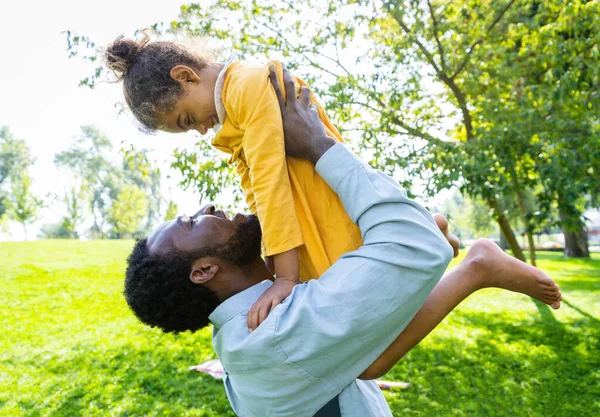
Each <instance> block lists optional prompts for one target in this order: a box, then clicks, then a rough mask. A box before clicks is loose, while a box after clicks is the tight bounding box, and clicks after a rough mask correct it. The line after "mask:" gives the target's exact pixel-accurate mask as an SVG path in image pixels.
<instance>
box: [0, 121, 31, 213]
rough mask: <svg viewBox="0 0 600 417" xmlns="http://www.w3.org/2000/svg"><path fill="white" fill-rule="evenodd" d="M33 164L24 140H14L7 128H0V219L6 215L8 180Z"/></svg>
mask: <svg viewBox="0 0 600 417" xmlns="http://www.w3.org/2000/svg"><path fill="white" fill-rule="evenodd" d="M32 163H33V158H32V157H31V154H30V152H29V148H28V147H27V145H26V144H25V141H24V140H21V139H16V138H15V137H14V136H13V135H12V134H11V132H10V130H9V128H8V127H7V126H3V127H0V217H2V216H3V215H4V214H5V213H6V203H7V202H6V197H7V196H6V191H7V187H8V186H9V183H10V179H11V178H16V177H18V176H19V175H20V172H21V171H22V170H23V169H27V167H29V166H30V165H31V164H32Z"/></svg>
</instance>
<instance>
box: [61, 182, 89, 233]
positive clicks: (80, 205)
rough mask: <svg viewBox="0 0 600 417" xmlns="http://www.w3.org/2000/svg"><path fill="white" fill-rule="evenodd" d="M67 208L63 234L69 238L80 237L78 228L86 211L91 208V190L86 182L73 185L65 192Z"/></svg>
mask: <svg viewBox="0 0 600 417" xmlns="http://www.w3.org/2000/svg"><path fill="white" fill-rule="evenodd" d="M62 200H63V202H64V204H65V207H66V209H67V213H66V215H65V216H64V217H63V219H62V221H61V224H60V226H61V229H60V232H61V235H66V236H60V237H66V238H69V239H77V238H79V233H78V232H77V228H78V227H79V226H80V225H81V224H82V223H83V221H84V220H85V217H86V211H87V209H88V208H89V201H90V197H89V190H88V188H87V186H86V185H85V183H82V184H76V185H73V186H72V187H71V188H69V190H68V191H66V192H65V194H64V196H63V198H62Z"/></svg>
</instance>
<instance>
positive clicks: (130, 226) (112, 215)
mask: <svg viewBox="0 0 600 417" xmlns="http://www.w3.org/2000/svg"><path fill="white" fill-rule="evenodd" d="M147 211H148V197H147V195H146V193H144V191H143V190H141V189H140V188H139V187H138V186H137V185H133V184H128V185H125V186H124V187H123V189H122V190H121V192H120V193H119V195H118V196H117V198H116V199H115V200H114V201H113V202H112V205H111V207H110V210H109V217H108V219H107V221H108V223H109V224H111V225H112V232H113V233H114V234H115V235H116V237H117V238H123V237H132V236H133V235H134V233H135V232H137V231H138V230H139V229H140V227H141V226H142V220H143V219H144V216H145V214H146V213H147Z"/></svg>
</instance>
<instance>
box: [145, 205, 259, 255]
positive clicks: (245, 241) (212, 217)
mask: <svg viewBox="0 0 600 417" xmlns="http://www.w3.org/2000/svg"><path fill="white" fill-rule="evenodd" d="M260 239H261V231H260V224H259V223H258V219H257V217H256V216H253V215H250V216H245V215H243V214H240V213H238V214H236V215H235V216H234V217H233V219H231V220H230V219H229V218H228V216H227V214H226V213H225V212H224V211H223V210H216V209H215V206H214V205H212V204H209V205H207V206H204V207H203V208H202V209H200V210H199V211H198V212H197V213H196V214H194V215H193V216H191V217H190V216H185V215H184V216H179V217H177V218H176V219H174V220H171V221H168V222H166V223H163V224H161V225H160V226H158V227H157V228H156V229H154V231H152V233H151V234H150V236H148V241H147V245H148V251H149V252H150V253H156V254H161V253H165V254H166V253H167V252H168V251H169V250H172V249H174V250H177V251H181V252H184V253H190V254H193V253H204V254H206V255H205V256H212V257H216V258H221V259H223V260H225V261H228V262H229V263H231V264H233V265H237V266H243V265H244V264H248V263H250V262H252V261H254V260H256V259H257V258H258V257H259V256H260Z"/></svg>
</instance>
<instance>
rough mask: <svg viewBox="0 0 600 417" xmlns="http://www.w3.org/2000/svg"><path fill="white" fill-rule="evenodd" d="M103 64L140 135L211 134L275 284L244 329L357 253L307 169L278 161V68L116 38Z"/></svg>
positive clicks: (347, 228)
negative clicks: (273, 74)
mask: <svg viewBox="0 0 600 417" xmlns="http://www.w3.org/2000/svg"><path fill="white" fill-rule="evenodd" d="M105 61H106V64H107V66H108V68H110V69H111V70H113V72H114V73H115V74H116V76H117V78H118V80H122V81H123V91H124V95H125V99H126V101H127V104H128V106H129V108H130V109H131V111H132V112H133V114H134V115H135V117H136V118H137V120H138V121H139V122H140V123H141V124H142V126H143V127H144V128H145V129H146V130H149V131H154V130H164V131H167V132H172V133H179V132H186V131H188V130H190V129H193V130H197V131H198V132H200V133H201V134H202V135H204V134H206V133H207V131H208V130H209V129H213V130H214V131H215V132H216V136H215V137H214V139H213V141H212V145H213V146H214V147H215V148H217V149H219V150H221V151H223V152H226V153H228V154H230V155H231V158H230V160H229V163H230V164H234V163H235V164H236V168H237V172H238V174H239V176H240V178H241V184H242V189H243V192H244V194H245V197H246V201H247V203H248V206H249V208H250V211H251V212H252V213H253V214H256V215H257V216H258V218H259V220H260V223H261V227H262V231H263V254H264V256H265V257H266V262H267V265H269V266H271V268H270V269H271V270H272V272H274V274H275V276H276V279H275V283H274V285H273V286H272V287H271V288H270V289H269V290H268V291H267V292H266V293H265V294H264V295H263V297H261V299H259V300H258V301H257V303H256V304H255V305H254V306H253V308H252V309H251V311H250V313H249V325H250V327H251V328H253V327H255V324H256V325H258V324H260V322H262V320H264V318H265V317H266V316H267V314H268V313H269V311H270V310H271V309H272V308H274V307H275V306H276V305H277V304H279V303H280V302H281V301H282V300H283V299H284V298H285V297H287V296H288V295H289V294H290V293H291V291H292V288H293V286H294V285H295V284H296V283H298V282H299V280H302V281H307V280H309V279H314V278H319V276H321V274H323V273H324V272H325V270H327V269H328V268H329V267H330V266H331V265H332V264H333V263H334V262H335V261H336V260H337V259H338V258H339V257H340V256H341V255H342V254H344V253H347V252H350V251H353V250H355V249H357V248H358V247H359V246H361V245H362V240H361V235H360V231H359V229H358V227H357V226H356V225H355V224H354V223H353V222H352V221H351V220H350V218H349V217H348V215H347V214H346V212H345V210H344V207H343V205H342V203H341V201H340V199H339V198H338V197H337V195H336V194H335V192H334V190H332V189H331V188H329V186H328V185H327V184H326V183H325V181H323V180H322V179H321V177H320V176H319V175H318V174H317V173H316V172H315V169H314V167H313V166H312V165H311V164H310V163H308V162H307V161H304V160H298V159H294V158H286V156H285V147H284V136H283V126H282V121H281V114H280V108H279V104H278V101H277V97H276V95H275V92H274V90H273V87H272V86H271V84H270V82H269V70H270V68H271V69H272V68H273V67H274V68H275V70H276V71H277V75H278V78H279V80H280V81H281V80H282V72H281V71H282V67H281V64H280V63H279V62H274V61H273V62H270V63H269V64H267V65H265V66H255V65H249V64H245V63H241V62H227V63H225V64H218V63H213V62H211V61H209V60H208V59H207V58H206V57H203V56H199V55H197V54H195V53H194V52H192V51H191V50H189V49H188V48H186V47H184V46H182V45H179V44H177V43H173V42H149V36H148V35H147V34H145V35H144V38H143V39H142V40H141V41H140V42H136V41H134V40H129V39H123V38H122V37H121V38H118V39H117V40H116V41H115V42H114V43H112V44H111V45H110V46H109V47H108V48H107V49H106V51H105ZM295 84H296V85H295V87H296V90H297V94H298V92H299V90H300V88H307V87H306V84H305V83H304V82H303V81H302V80H300V79H297V78H296V79H295ZM281 85H283V83H282V82H281ZM311 102H312V103H313V104H314V105H315V106H316V107H317V109H318V112H319V115H320V118H321V120H322V121H323V123H324V125H325V126H326V129H327V133H328V135H329V136H331V137H332V138H334V139H336V140H338V141H340V142H341V141H343V140H342V137H341V136H340V134H339V132H338V131H337V129H336V128H335V127H334V126H333V125H332V124H331V122H330V121H329V119H328V118H327V115H326V114H325V112H324V110H323V108H322V107H321V106H320V105H319V104H318V103H317V102H316V100H315V98H314V97H313V96H312V95H311ZM356 197H357V198H360V192H359V191H358V190H357V195H356ZM273 267H274V268H273ZM273 269H274V271H273ZM252 320H257V321H258V323H251V321H252Z"/></svg>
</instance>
